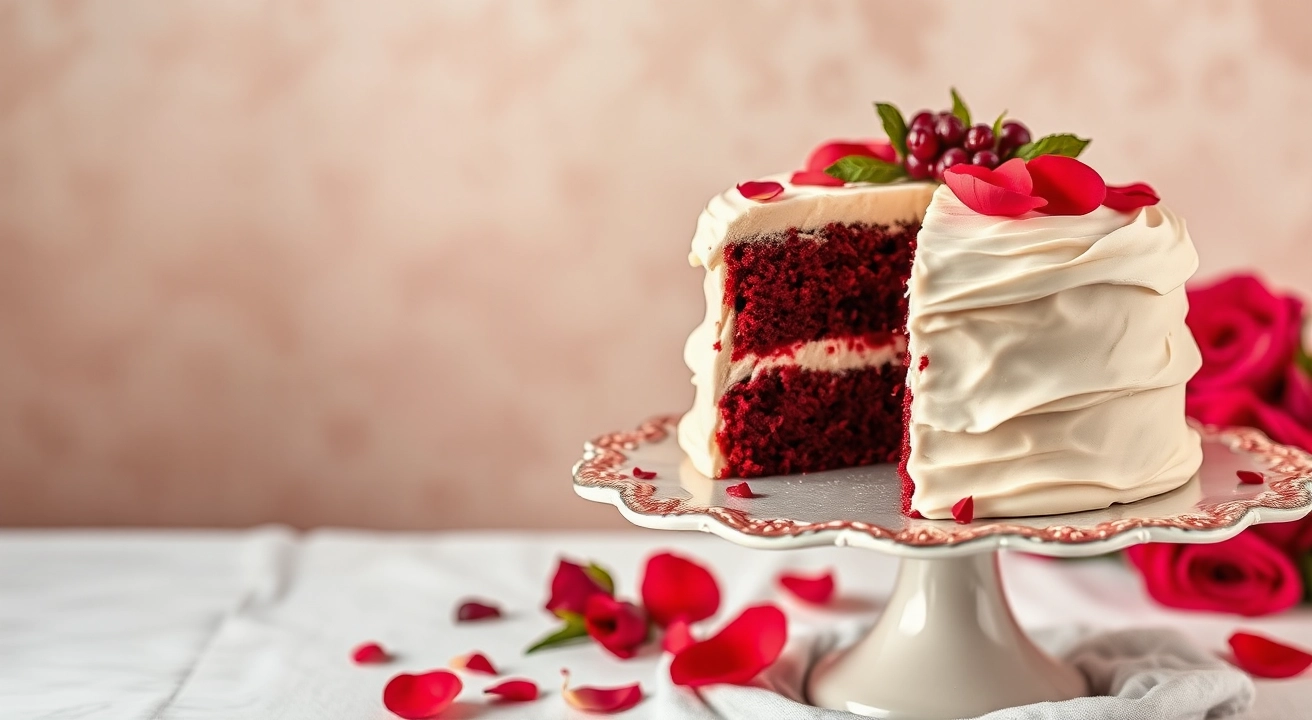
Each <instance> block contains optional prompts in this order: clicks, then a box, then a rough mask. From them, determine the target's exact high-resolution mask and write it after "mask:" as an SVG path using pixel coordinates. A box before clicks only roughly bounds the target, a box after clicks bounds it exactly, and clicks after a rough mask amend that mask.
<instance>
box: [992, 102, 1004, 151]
mask: <svg viewBox="0 0 1312 720" xmlns="http://www.w3.org/2000/svg"><path fill="white" fill-rule="evenodd" d="M1006 117H1007V111H1006V110H1003V111H1002V114H1001V115H999V116H998V119H997V120H994V121H993V143H994V144H995V145H996V144H997V142H998V136H999V135H1001V134H1002V121H1003V120H1005V119H1006Z"/></svg>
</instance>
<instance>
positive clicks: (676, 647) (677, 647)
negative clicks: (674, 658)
mask: <svg viewBox="0 0 1312 720" xmlns="http://www.w3.org/2000/svg"><path fill="white" fill-rule="evenodd" d="M695 642H697V639H696V638H694V637H693V636H692V626H691V625H689V624H688V621H687V620H684V619H683V618H679V619H678V620H675V621H674V622H672V623H670V626H669V627H667V628H665V637H664V638H663V639H662V640H661V649H662V650H664V651H665V652H667V653H669V654H671V655H678V654H679V653H681V652H683V650H684V649H685V648H687V647H688V646H689V645H692V644H693V643H695Z"/></svg>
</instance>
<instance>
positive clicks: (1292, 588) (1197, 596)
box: [1126, 532, 1303, 616]
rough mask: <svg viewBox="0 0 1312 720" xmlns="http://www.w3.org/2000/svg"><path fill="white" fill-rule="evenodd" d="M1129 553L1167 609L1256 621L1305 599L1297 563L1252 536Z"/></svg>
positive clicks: (1157, 545) (1159, 545)
mask: <svg viewBox="0 0 1312 720" xmlns="http://www.w3.org/2000/svg"><path fill="white" fill-rule="evenodd" d="M1126 553H1127V554H1128V555H1129V557H1130V561H1131V562H1132V563H1134V566H1135V567H1136V568H1138V570H1139V574H1141V575H1142V576H1143V579H1144V585H1145V587H1146V588H1147V590H1148V594H1149V595H1151V596H1152V598H1153V599H1154V600H1156V601H1157V602H1159V603H1161V604H1163V605H1167V606H1169V607H1176V608H1182V609H1185V610H1209V611H1213V612H1225V613H1235V614H1238V615H1248V616H1253V615H1267V614H1270V613H1277V612H1281V611H1282V610H1288V609H1289V608H1291V607H1293V606H1294V605H1296V604H1298V601H1299V600H1301V599H1302V598H1303V581H1302V579H1301V578H1300V577H1299V574H1298V569H1297V568H1295V567H1294V563H1293V562H1292V561H1291V560H1290V559H1289V558H1287V557H1285V555H1284V554H1283V553H1281V552H1280V551H1279V550H1277V549H1275V548H1274V547H1272V546H1271V545H1269V544H1267V542H1266V541H1265V540H1263V539H1262V538H1260V537H1258V536H1257V535H1254V534H1252V533H1247V532H1245V533H1240V534H1239V535H1236V536H1235V537H1233V538H1230V539H1229V540H1226V541H1224V542H1219V543H1213V544H1208V545H1178V544H1165V543H1149V544H1147V545H1137V546H1135V547H1132V548H1130V549H1129V550H1127V551H1126Z"/></svg>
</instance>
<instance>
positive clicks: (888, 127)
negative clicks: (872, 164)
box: [825, 103, 907, 177]
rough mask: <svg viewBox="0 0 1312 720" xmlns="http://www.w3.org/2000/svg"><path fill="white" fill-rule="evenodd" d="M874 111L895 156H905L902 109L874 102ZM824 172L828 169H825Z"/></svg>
mask: <svg viewBox="0 0 1312 720" xmlns="http://www.w3.org/2000/svg"><path fill="white" fill-rule="evenodd" d="M875 111H876V112H878V113H879V120H880V122H882V123H884V134H886V135H888V140H889V142H891V143H893V149H894V150H897V156H898V157H899V158H904V157H906V156H907V121H906V120H904V119H903V118H902V111H901V110H898V109H897V106H896V105H893V104H891V103H875ZM825 172H829V171H828V170H825ZM830 174H831V175H832V174H833V173H830ZM835 177H837V176H835Z"/></svg>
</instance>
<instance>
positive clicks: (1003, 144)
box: [998, 120, 1030, 155]
mask: <svg viewBox="0 0 1312 720" xmlns="http://www.w3.org/2000/svg"><path fill="white" fill-rule="evenodd" d="M1029 141H1030V129H1029V128H1027V127H1025V126H1024V125H1023V124H1021V123H1020V122H1018V121H1016V120H1008V121H1007V122H1004V123H1002V128H1001V129H999V130H998V152H1000V153H1002V154H1003V155H1007V154H1009V153H1011V151H1013V150H1015V149H1016V148H1018V147H1020V146H1021V145H1024V144H1025V143H1027V142H1029Z"/></svg>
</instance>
